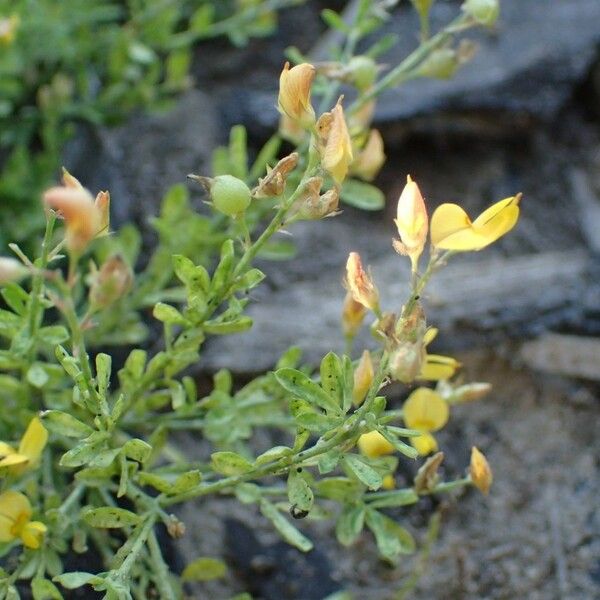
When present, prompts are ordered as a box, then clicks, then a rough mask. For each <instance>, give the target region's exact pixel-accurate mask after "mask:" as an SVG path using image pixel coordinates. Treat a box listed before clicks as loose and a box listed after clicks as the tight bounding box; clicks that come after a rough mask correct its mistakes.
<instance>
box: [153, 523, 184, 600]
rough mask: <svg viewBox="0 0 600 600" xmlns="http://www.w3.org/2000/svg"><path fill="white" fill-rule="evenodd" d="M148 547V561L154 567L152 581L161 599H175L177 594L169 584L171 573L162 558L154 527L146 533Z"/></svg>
mask: <svg viewBox="0 0 600 600" xmlns="http://www.w3.org/2000/svg"><path fill="white" fill-rule="evenodd" d="M148 549H149V550H150V561H151V562H152V566H153V567H154V573H153V575H154V577H153V579H154V583H155V584H156V587H157V589H158V592H159V594H160V598H161V600H177V598H178V597H179V596H178V594H177V592H176V591H175V590H174V589H173V587H172V586H171V573H170V571H169V567H168V566H167V564H166V563H165V560H164V558H163V555H162V552H161V550H160V545H159V543H158V540H157V539H156V533H155V532H154V529H152V530H151V531H150V534H149V535H148Z"/></svg>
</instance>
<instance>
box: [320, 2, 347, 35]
mask: <svg viewBox="0 0 600 600" xmlns="http://www.w3.org/2000/svg"><path fill="white" fill-rule="evenodd" d="M321 17H322V19H323V21H325V24H326V25H327V26H328V27H330V28H331V29H337V30H338V31H341V32H342V33H345V34H346V35H347V34H349V33H350V32H351V28H350V26H349V25H348V24H347V23H345V22H344V20H343V19H342V17H340V15H339V14H338V13H336V12H335V11H333V10H331V9H330V8H325V9H324V10H322V11H321Z"/></svg>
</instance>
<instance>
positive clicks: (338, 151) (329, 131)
mask: <svg viewBox="0 0 600 600" xmlns="http://www.w3.org/2000/svg"><path fill="white" fill-rule="evenodd" d="M340 100H341V98H340ZM327 114H329V115H330V116H331V118H329V117H326V118H325V119H324V120H323V123H322V133H324V134H325V135H326V138H325V143H324V146H323V147H322V148H321V165H322V166H323V168H324V169H325V170H326V171H327V172H328V173H329V174H330V175H331V176H332V177H333V179H334V181H335V182H336V183H337V184H338V185H339V184H341V183H342V181H344V179H345V177H346V175H347V173H348V167H349V166H350V163H352V160H353V156H352V142H351V140H350V134H349V133H348V127H347V125H346V119H345V118H344V109H343V108H342V104H341V102H340V101H338V103H337V104H336V105H335V107H334V108H333V110H332V111H331V113H325V115H327ZM325 115H322V116H321V118H320V119H319V122H321V121H322V119H323V118H324V117H325Z"/></svg>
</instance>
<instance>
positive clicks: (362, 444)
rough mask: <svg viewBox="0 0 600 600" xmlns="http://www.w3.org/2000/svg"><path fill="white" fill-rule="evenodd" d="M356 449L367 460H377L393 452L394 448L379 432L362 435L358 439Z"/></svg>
mask: <svg viewBox="0 0 600 600" xmlns="http://www.w3.org/2000/svg"><path fill="white" fill-rule="evenodd" d="M358 449H359V450H360V451H361V452H362V453H363V454H364V455H365V456H367V457H368V458H377V457H379V456H385V455H386V454H393V453H394V452H395V450H396V449H395V448H394V446H392V444H390V442H388V441H387V440H386V439H385V438H384V437H383V436H382V435H381V433H379V431H369V433H363V434H362V435H361V436H360V437H359V438H358Z"/></svg>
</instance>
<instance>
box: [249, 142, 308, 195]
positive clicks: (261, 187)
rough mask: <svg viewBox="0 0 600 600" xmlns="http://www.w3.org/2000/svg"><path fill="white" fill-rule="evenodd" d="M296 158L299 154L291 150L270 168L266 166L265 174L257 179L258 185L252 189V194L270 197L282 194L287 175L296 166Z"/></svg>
mask: <svg viewBox="0 0 600 600" xmlns="http://www.w3.org/2000/svg"><path fill="white" fill-rule="evenodd" d="M298 159H299V154H298V153H297V152H292V154H290V155H289V156H285V157H284V158H282V159H281V160H280V161H279V162H278V163H277V164H276V165H275V166H274V167H273V168H272V169H271V168H269V167H268V166H267V175H266V177H263V178H262V179H259V180H258V185H257V186H256V187H255V188H254V189H253V190H252V196H253V197H254V198H271V197H273V196H280V195H281V194H283V192H284V190H285V183H286V180H287V176H288V175H289V174H290V173H291V172H292V171H293V170H294V169H295V168H296V165H297V164H298Z"/></svg>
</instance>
